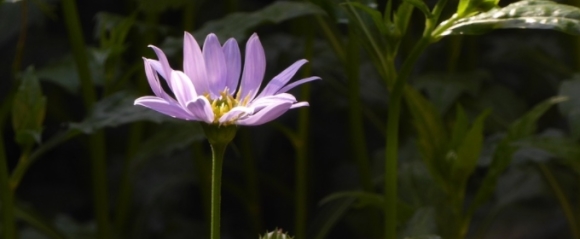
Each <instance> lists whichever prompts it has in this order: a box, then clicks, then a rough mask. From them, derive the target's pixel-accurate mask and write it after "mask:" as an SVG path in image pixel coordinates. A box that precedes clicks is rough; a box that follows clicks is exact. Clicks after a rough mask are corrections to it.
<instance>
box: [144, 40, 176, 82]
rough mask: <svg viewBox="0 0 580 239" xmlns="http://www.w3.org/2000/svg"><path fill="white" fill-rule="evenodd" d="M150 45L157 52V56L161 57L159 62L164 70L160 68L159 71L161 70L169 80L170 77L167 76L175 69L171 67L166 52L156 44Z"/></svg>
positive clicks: (162, 74)
mask: <svg viewBox="0 0 580 239" xmlns="http://www.w3.org/2000/svg"><path fill="white" fill-rule="evenodd" d="M149 47H151V48H152V49H153V51H155V54H157V58H159V64H161V69H162V72H160V71H159V70H157V72H159V73H160V74H161V76H163V78H165V79H166V80H167V79H168V78H167V76H170V74H171V71H172V70H173V69H171V66H170V65H169V61H167V57H166V56H165V53H163V51H162V50H161V49H159V47H156V46H154V45H149Z"/></svg>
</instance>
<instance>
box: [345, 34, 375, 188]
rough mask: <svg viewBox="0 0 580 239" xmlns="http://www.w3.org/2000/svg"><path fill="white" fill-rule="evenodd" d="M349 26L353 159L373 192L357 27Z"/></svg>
mask: <svg viewBox="0 0 580 239" xmlns="http://www.w3.org/2000/svg"><path fill="white" fill-rule="evenodd" d="M352 25H353V24H351V26H349V28H348V29H349V41H348V45H347V54H348V55H347V57H348V59H349V63H348V64H346V65H345V67H346V74H347V78H348V89H349V90H348V99H349V108H348V109H349V126H350V127H349V129H350V134H351V143H352V145H353V149H352V150H353V157H354V158H355V160H356V162H357V164H358V171H359V176H360V177H361V184H362V187H363V189H364V190H365V191H368V192H372V191H373V184H372V177H371V171H370V165H369V158H368V155H367V150H366V140H365V136H364V128H363V121H362V113H361V109H362V106H361V100H360V94H359V90H360V89H359V88H360V87H359V82H358V81H359V54H360V51H359V49H360V48H359V46H360V45H359V41H358V40H357V37H356V32H355V30H354V27H355V26H352Z"/></svg>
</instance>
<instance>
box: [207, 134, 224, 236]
mask: <svg viewBox="0 0 580 239" xmlns="http://www.w3.org/2000/svg"><path fill="white" fill-rule="evenodd" d="M226 147H227V144H224V143H213V144H211V152H212V163H211V226H210V238H211V239H220V216H221V212H220V204H221V185H222V166H223V161H224V153H225V151H226Z"/></svg>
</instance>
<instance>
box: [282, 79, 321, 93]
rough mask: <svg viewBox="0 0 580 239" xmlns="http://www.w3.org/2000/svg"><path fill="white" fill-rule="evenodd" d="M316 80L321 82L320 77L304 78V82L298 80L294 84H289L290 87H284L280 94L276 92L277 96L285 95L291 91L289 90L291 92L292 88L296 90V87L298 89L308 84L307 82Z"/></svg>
mask: <svg viewBox="0 0 580 239" xmlns="http://www.w3.org/2000/svg"><path fill="white" fill-rule="evenodd" d="M314 80H320V77H318V76H312V77H308V78H304V79H302V80H298V81H295V82H292V83H291V84H289V85H287V86H284V88H282V89H280V90H279V91H278V92H276V93H277V94H278V93H284V92H286V91H289V90H291V89H292V88H294V87H296V86H299V85H302V84H304V83H306V82H310V81H314Z"/></svg>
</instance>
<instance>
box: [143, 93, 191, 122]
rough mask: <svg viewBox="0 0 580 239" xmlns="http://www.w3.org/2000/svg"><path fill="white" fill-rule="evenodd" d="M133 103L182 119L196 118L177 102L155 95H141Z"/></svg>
mask: <svg viewBox="0 0 580 239" xmlns="http://www.w3.org/2000/svg"><path fill="white" fill-rule="evenodd" d="M135 105H141V106H145V107H147V108H149V109H152V110H155V111H157V112H159V113H162V114H165V115H169V116H171V117H174V118H180V119H184V120H197V119H196V118H195V117H194V116H193V115H191V114H189V113H188V112H187V111H185V110H184V109H183V108H181V107H180V106H179V105H178V104H175V103H171V102H168V101H166V100H164V99H162V98H159V97H156V96H143V97H139V98H138V99H136V100H135Z"/></svg>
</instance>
